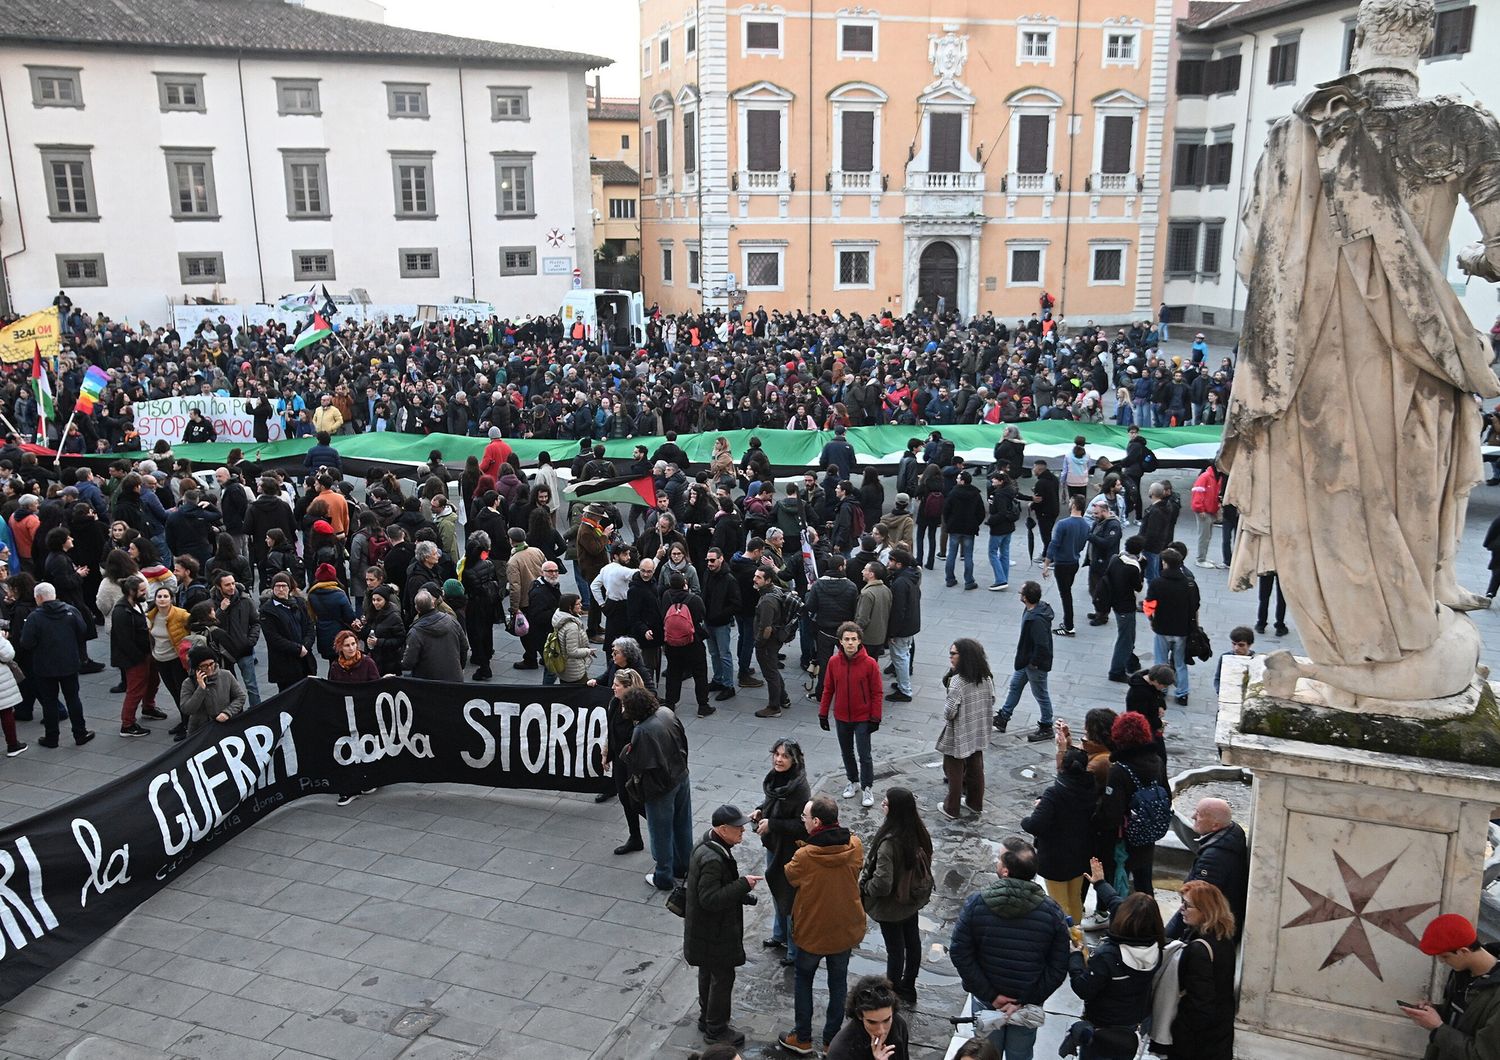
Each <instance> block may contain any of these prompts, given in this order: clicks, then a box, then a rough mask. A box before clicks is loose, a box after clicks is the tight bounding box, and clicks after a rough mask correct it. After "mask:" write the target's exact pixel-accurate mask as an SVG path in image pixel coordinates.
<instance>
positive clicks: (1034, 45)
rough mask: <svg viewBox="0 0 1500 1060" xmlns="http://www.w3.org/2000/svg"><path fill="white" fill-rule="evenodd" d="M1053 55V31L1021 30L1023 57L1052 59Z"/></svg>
mask: <svg viewBox="0 0 1500 1060" xmlns="http://www.w3.org/2000/svg"><path fill="white" fill-rule="evenodd" d="M1051 57H1052V31H1051V30H1045V29H1023V30H1022V31H1021V58H1022V59H1050V58H1051Z"/></svg>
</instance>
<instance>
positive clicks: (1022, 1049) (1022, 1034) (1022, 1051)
mask: <svg viewBox="0 0 1500 1060" xmlns="http://www.w3.org/2000/svg"><path fill="white" fill-rule="evenodd" d="M989 1007H990V1006H989V1002H988V1001H980V1000H979V998H977V997H976V998H975V999H974V1008H975V1009H976V1010H978V1009H982V1008H989ZM1036 1030H1037V1029H1036V1028H1035V1027H1012V1026H1011V1025H1010V1024H1008V1023H1007V1024H1006V1025H1005V1026H1003V1027H996V1028H995V1029H994V1030H992V1031H990V1044H991V1045H993V1046H994V1047H995V1048H996V1049H999V1050H1000V1055H1001V1056H1002V1057H1004V1058H1005V1060H1031V1057H1032V1054H1033V1053H1034V1052H1035V1051H1036Z"/></svg>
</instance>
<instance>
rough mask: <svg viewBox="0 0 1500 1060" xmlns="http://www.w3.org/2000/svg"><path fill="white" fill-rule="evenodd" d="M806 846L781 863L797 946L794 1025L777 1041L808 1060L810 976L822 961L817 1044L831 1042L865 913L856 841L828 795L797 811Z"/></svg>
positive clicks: (861, 857)
mask: <svg viewBox="0 0 1500 1060" xmlns="http://www.w3.org/2000/svg"><path fill="white" fill-rule="evenodd" d="M802 823H803V824H804V825H805V826H806V827H807V833H808V839H807V842H805V843H802V844H799V845H798V847H797V852H796V853H795V854H793V855H792V860H791V861H789V862H787V866H786V879H787V882H788V883H790V884H791V885H792V886H793V887H795V888H797V897H796V899H795V900H794V901H793V903H792V940H793V941H794V942H796V944H797V950H798V953H797V980H796V993H795V1010H796V1025H795V1027H794V1028H793V1029H792V1030H791V1031H790V1032H789V1033H787V1034H783V1035H782V1036H781V1038H780V1039H779V1041H780V1044H781V1047H782V1048H784V1049H786V1050H788V1051H790V1052H793V1053H796V1054H798V1055H799V1056H810V1055H812V1052H813V1042H812V1009H813V976H814V975H815V974H817V971H818V965H819V964H820V963H821V962H822V961H824V960H825V959H826V960H827V961H828V1013H827V1015H826V1016H825V1017H824V1021H823V1044H824V1045H827V1044H828V1043H829V1042H831V1041H833V1037H834V1035H836V1034H838V1032H839V1027H840V1025H841V1024H842V1023H843V1021H844V995H845V993H846V991H847V989H848V976H849V953H850V951H852V950H853V949H854V947H855V946H858V945H859V944H860V943H861V942H862V941H863V940H864V937H865V910H864V906H863V905H862V904H861V903H860V898H859V870H860V868H861V866H862V865H863V864H864V849H863V847H862V846H861V845H860V842H859V836H857V835H854V834H853V833H851V832H850V831H849V829H847V828H844V827H842V826H841V825H840V824H839V804H838V803H837V802H835V801H834V800H833V797H832V796H831V795H815V796H813V799H812V801H811V802H809V803H808V804H807V805H806V806H805V807H803V810H802Z"/></svg>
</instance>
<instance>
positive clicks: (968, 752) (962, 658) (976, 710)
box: [936, 637, 995, 821]
mask: <svg viewBox="0 0 1500 1060" xmlns="http://www.w3.org/2000/svg"><path fill="white" fill-rule="evenodd" d="M943 685H944V687H945V688H946V689H947V695H946V697H945V701H944V705H943V731H942V732H941V733H940V734H939V735H938V740H937V747H936V750H937V751H938V752H939V753H941V754H942V756H943V776H944V777H945V778H946V780H947V782H948V794H947V797H946V798H945V799H944V800H943V802H942V805H941V806H939V807H938V809H939V811H940V812H941V813H942V814H943V816H944V817H947V818H948V819H949V820H953V821H956V820H958V819H959V815H960V813H961V811H963V810H964V809H968V810H969V812H970V813H974V814H978V813H979V812H980V811H981V810H983V808H984V748H985V745H986V744H987V743H988V742H989V720H990V711H992V710H993V709H994V707H995V677H994V674H992V673H991V672H990V662H989V657H988V656H987V655H986V654H985V651H984V645H982V644H980V643H979V642H978V641H977V640H974V639H972V638H970V637H960V638H959V639H958V640H955V641H954V642H953V644H952V645H951V646H950V647H949V648H948V672H947V674H945V675H944V676H943Z"/></svg>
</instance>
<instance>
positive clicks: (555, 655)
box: [542, 629, 568, 674]
mask: <svg viewBox="0 0 1500 1060" xmlns="http://www.w3.org/2000/svg"><path fill="white" fill-rule="evenodd" d="M542 665H543V666H545V667H546V668H547V672H548V673H553V674H560V673H562V672H563V671H564V670H566V669H567V668H568V657H567V655H565V654H564V653H563V646H562V640H561V639H560V638H559V637H558V635H557V630H555V629H554V630H553V631H552V632H551V633H548V634H547V639H546V641H544V642H543V644H542Z"/></svg>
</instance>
